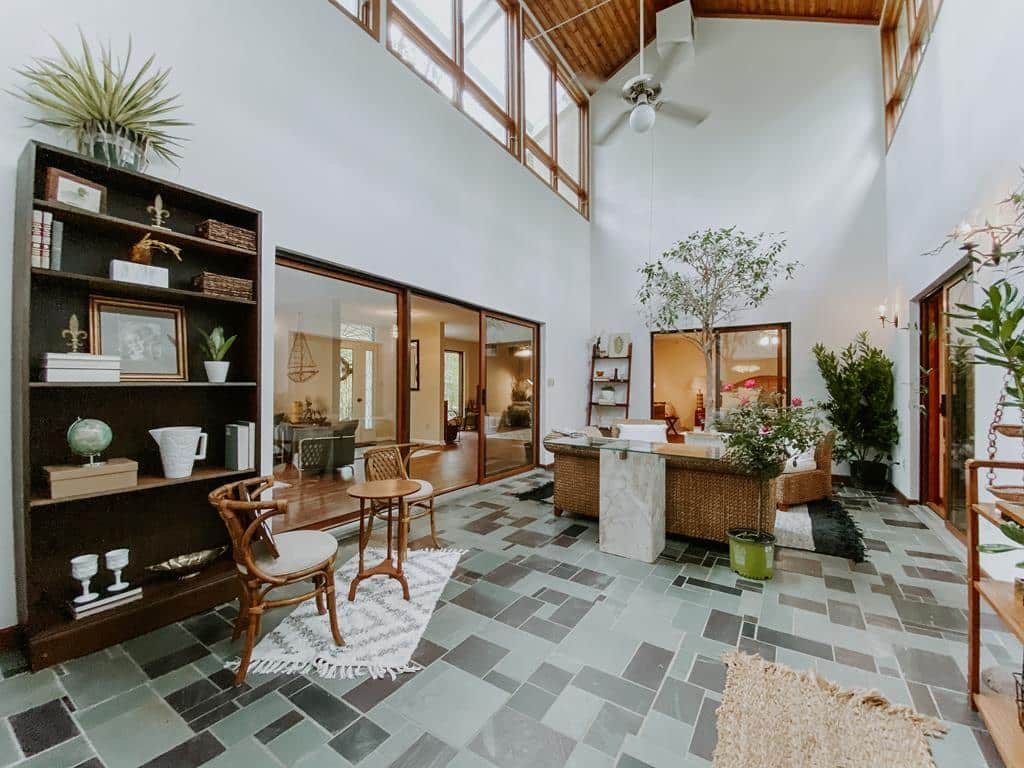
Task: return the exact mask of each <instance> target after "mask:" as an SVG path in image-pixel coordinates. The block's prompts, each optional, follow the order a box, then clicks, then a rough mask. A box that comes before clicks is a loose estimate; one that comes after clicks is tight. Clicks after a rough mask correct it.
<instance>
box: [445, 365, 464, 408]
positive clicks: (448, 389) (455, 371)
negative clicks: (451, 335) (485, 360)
mask: <svg viewBox="0 0 1024 768" xmlns="http://www.w3.org/2000/svg"><path fill="white" fill-rule="evenodd" d="M444 399H445V401H446V402H447V403H448V413H447V418H451V417H452V416H456V417H460V416H461V414H462V353H461V352H451V351H448V350H446V351H445V353H444Z"/></svg>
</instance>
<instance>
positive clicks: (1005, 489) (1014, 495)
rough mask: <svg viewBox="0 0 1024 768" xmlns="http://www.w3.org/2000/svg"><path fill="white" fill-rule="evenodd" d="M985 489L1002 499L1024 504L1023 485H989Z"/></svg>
mask: <svg viewBox="0 0 1024 768" xmlns="http://www.w3.org/2000/svg"><path fill="white" fill-rule="evenodd" d="M985 490H987V491H988V492H989V493H991V494H992V495H993V496H995V497H996V498H997V499H1001V500H1002V501H1008V502H1010V503H1011V504H1024V485H990V486H989V487H988V488H986V489H985Z"/></svg>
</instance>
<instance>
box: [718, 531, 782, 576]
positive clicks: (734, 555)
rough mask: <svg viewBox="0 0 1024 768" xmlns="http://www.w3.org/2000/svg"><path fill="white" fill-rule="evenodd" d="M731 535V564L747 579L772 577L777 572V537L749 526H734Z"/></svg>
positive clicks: (729, 533)
mask: <svg viewBox="0 0 1024 768" xmlns="http://www.w3.org/2000/svg"><path fill="white" fill-rule="evenodd" d="M728 536H729V566H730V567H731V568H732V569H733V570H734V571H736V573H738V574H739V575H740V576H743V577H744V578H747V579H759V580H763V579H770V578H771V577H772V576H773V575H774V573H775V537H774V536H772V535H771V534H770V533H760V534H759V533H758V532H757V531H753V530H750V529H749V528H733V529H732V530H731V531H728Z"/></svg>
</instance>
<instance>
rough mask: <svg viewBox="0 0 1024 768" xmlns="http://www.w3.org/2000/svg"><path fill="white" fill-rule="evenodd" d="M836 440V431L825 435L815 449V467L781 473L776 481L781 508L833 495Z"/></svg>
mask: <svg viewBox="0 0 1024 768" xmlns="http://www.w3.org/2000/svg"><path fill="white" fill-rule="evenodd" d="M835 442H836V433H835V432H829V433H828V434H827V435H825V439H824V440H822V441H821V443H820V444H819V445H818V447H817V448H816V449H815V450H814V463H815V468H814V469H808V470H805V471H803V472H790V473H787V474H783V475H779V477H778V479H777V480H776V481H775V495H776V497H777V500H778V505H779V509H789V508H790V507H791V506H793V505H795V504H806V503H807V502H808V501H817V500H818V499H826V498H828V497H829V496H831V495H832V447H833V446H834V445H835Z"/></svg>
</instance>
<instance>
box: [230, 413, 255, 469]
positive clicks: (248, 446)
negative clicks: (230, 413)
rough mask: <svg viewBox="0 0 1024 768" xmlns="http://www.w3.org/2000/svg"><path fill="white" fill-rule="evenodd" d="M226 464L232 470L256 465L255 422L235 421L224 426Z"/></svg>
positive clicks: (251, 467)
mask: <svg viewBox="0 0 1024 768" xmlns="http://www.w3.org/2000/svg"><path fill="white" fill-rule="evenodd" d="M224 465H225V466H226V467H227V468H228V469H232V470H240V469H253V468H254V467H255V466H256V424H255V423H253V422H251V421H233V422H231V423H230V424H228V425H227V426H226V427H224Z"/></svg>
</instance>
